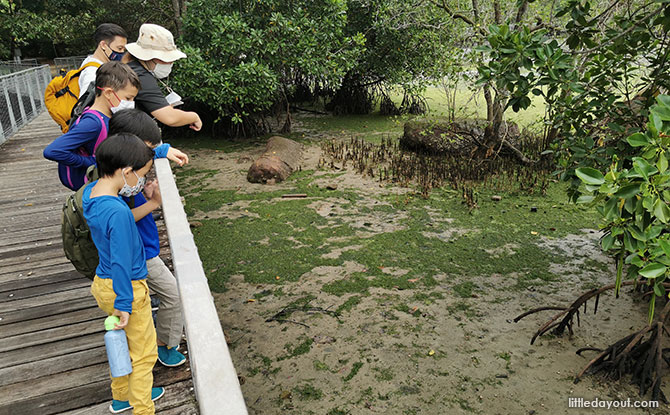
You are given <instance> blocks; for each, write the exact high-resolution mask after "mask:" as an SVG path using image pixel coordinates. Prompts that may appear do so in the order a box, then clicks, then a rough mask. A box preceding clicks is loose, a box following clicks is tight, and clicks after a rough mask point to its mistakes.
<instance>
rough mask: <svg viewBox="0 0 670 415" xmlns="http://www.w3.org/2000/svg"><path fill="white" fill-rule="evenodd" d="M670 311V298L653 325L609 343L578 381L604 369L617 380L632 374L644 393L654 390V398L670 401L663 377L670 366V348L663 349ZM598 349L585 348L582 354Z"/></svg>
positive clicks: (652, 397)
mask: <svg viewBox="0 0 670 415" xmlns="http://www.w3.org/2000/svg"><path fill="white" fill-rule="evenodd" d="M669 314H670V301H669V302H666V304H665V306H664V307H663V310H662V311H661V313H660V315H659V316H658V318H657V319H656V320H655V321H654V322H653V323H652V324H650V325H648V326H646V327H645V328H643V329H642V330H639V331H637V332H635V333H631V334H629V335H627V336H626V337H624V338H622V339H620V340H618V341H616V342H615V343H613V344H611V345H610V346H608V347H607V348H606V349H604V350H602V351H600V353H599V354H598V355H597V356H596V357H595V358H593V359H591V361H590V362H589V363H588V364H587V365H586V366H585V367H584V369H582V371H581V372H580V373H579V374H578V375H577V376H576V377H575V381H574V382H575V383H577V382H579V381H580V380H581V378H582V377H583V376H585V375H589V374H595V373H599V372H604V373H605V374H606V375H608V376H610V377H613V378H615V379H621V377H622V376H624V375H627V374H630V375H631V383H633V384H634V385H636V386H637V387H638V388H639V390H640V395H644V394H646V393H647V392H648V391H651V399H652V400H662V401H663V402H664V403H668V400H667V399H666V397H665V394H664V393H663V391H662V390H661V380H662V379H663V375H664V374H665V372H666V370H667V367H668V366H670V357H668V356H667V354H668V352H670V349H667V348H665V349H664V348H662V343H663V341H662V339H663V335H664V333H665V334H666V335H667V333H668V332H667V329H666V324H667V323H668V315H669ZM586 350H595V351H599V350H598V349H595V348H583V349H580V350H578V351H577V353H578V354H580V352H582V351H586Z"/></svg>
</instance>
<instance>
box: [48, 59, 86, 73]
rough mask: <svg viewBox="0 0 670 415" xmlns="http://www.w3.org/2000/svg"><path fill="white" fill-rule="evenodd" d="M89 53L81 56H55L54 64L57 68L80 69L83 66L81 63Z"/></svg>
mask: <svg viewBox="0 0 670 415" xmlns="http://www.w3.org/2000/svg"><path fill="white" fill-rule="evenodd" d="M87 57H88V55H80V56H64V57H62V58H54V66H55V67H56V69H58V70H60V69H66V70H70V69H78V68H79V67H80V66H81V63H82V62H83V61H84V59H86V58H87Z"/></svg>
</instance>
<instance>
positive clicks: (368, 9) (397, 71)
mask: <svg viewBox="0 0 670 415" xmlns="http://www.w3.org/2000/svg"><path fill="white" fill-rule="evenodd" d="M347 6H348V16H349V17H348V23H347V27H346V32H347V33H348V34H349V35H350V36H351V35H354V34H355V33H363V34H365V39H366V43H365V46H366V48H365V50H364V52H363V53H362V54H361V55H359V57H358V61H357V62H356V65H355V66H354V67H353V68H351V71H350V73H349V78H350V79H355V80H356V81H358V82H360V83H362V84H371V85H378V84H382V83H383V84H385V85H387V86H396V85H400V86H401V87H402V88H403V90H405V91H409V92H411V93H417V92H421V91H423V89H424V88H425V86H426V85H427V84H428V83H429V82H431V80H434V79H441V78H442V77H444V76H446V75H453V74H454V73H455V72H456V71H458V70H461V69H462V68H461V67H460V65H458V59H457V58H458V57H459V56H460V50H461V48H460V47H455V43H456V42H455V40H456V39H457V37H458V34H457V31H458V27H459V25H445V24H444V12H442V11H441V10H440V9H439V8H437V7H435V6H434V5H432V4H431V3H430V2H428V3H426V2H423V1H416V0H411V1H399V0H371V1H370V0H365V1H363V0H348V1H347Z"/></svg>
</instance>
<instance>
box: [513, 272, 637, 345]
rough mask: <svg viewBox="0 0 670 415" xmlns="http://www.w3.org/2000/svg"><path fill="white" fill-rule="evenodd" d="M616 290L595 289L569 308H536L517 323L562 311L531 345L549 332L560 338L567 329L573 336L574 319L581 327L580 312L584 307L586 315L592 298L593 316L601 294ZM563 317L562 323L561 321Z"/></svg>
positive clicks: (625, 282) (538, 331)
mask: <svg viewBox="0 0 670 415" xmlns="http://www.w3.org/2000/svg"><path fill="white" fill-rule="evenodd" d="M639 283H640V281H624V282H622V283H621V286H622V287H624V286H627V285H634V284H639ZM614 288H616V285H615V284H610V285H606V286H604V287H600V288H594V289H592V290H590V291H587V292H585V293H584V294H582V295H581V296H580V297H579V298H577V299H576V300H575V301H574V302H573V303H572V304H570V305H569V306H568V307H553V306H552V307H538V308H534V309H532V310H529V311H526V312H525V313H523V314H521V315H519V316H517V317H516V318H515V319H514V322H515V323H518V322H519V320H521V319H522V318H524V317H527V316H529V315H531V314H535V313H537V312H540V311H546V310H560V312H559V313H557V314H556V315H554V316H553V317H552V318H550V319H549V321H547V322H546V323H544V324H543V325H542V326H541V327H540V328H539V329H538V330H537V331H536V332H535V334H534V335H533V338H532V339H531V340H530V344H533V343H535V340H537V338H538V337H540V336H541V335H543V334H545V333H547V332H548V331H549V330H552V329H553V330H554V331H553V334H555V335H557V336H560V335H561V334H563V332H564V331H565V329H566V328H567V329H568V332H569V333H570V335H571V336H572V334H573V333H574V332H573V331H572V324H573V321H574V318H575V317H576V318H577V326H579V324H580V321H579V312H580V309H581V307H582V306H584V313H586V303H587V301H588V300H590V299H591V298H593V297H595V298H596V299H595V305H594V307H593V314H595V313H597V312H598V302H599V301H600V294H602V293H603V292H605V291H608V290H612V289H614ZM561 317H563V318H562V319H561V320H560V321H558V319H560V318H561Z"/></svg>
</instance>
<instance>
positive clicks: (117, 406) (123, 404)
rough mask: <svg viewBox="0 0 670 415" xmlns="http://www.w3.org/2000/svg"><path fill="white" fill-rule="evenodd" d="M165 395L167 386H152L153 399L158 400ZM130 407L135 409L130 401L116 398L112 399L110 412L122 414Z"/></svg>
mask: <svg viewBox="0 0 670 415" xmlns="http://www.w3.org/2000/svg"><path fill="white" fill-rule="evenodd" d="M163 395H165V388H151V400H152V401H156V400H158V399H159V398H161V397H162V396H163ZM129 409H133V407H132V406H130V402H128V401H117V400H116V399H114V400H112V404H111V405H109V412H111V413H113V414H120V413H121V412H125V411H127V410H129Z"/></svg>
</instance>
